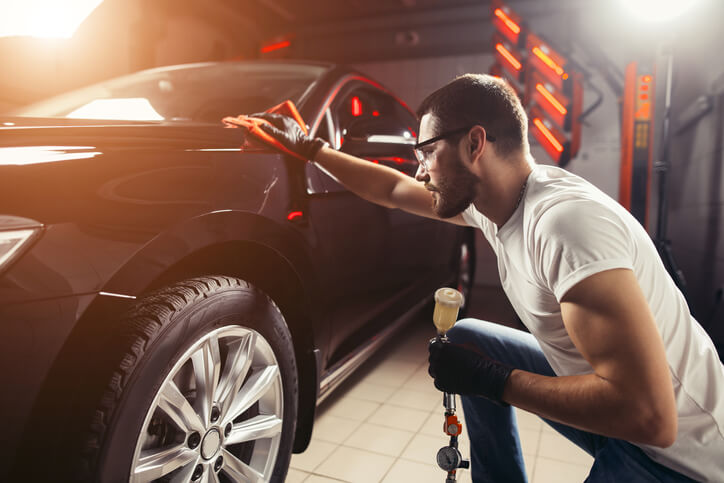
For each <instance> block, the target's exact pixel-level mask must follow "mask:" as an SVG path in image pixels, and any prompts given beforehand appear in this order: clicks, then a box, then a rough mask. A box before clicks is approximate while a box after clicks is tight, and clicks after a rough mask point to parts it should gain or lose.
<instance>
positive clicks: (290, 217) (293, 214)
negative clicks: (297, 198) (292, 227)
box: [287, 211, 304, 221]
mask: <svg viewBox="0 0 724 483" xmlns="http://www.w3.org/2000/svg"><path fill="white" fill-rule="evenodd" d="M300 216H304V213H302V212H301V211H292V212H290V213H289V214H288V215H287V220H289V221H292V220H293V219H294V218H299V217H300Z"/></svg>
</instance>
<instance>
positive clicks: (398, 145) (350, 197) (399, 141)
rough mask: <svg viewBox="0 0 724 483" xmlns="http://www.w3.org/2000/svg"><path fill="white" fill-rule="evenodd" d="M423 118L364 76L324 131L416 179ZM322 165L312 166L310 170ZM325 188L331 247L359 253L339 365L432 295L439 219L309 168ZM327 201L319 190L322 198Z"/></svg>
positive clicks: (338, 337) (339, 314)
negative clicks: (390, 204)
mask: <svg viewBox="0 0 724 483" xmlns="http://www.w3.org/2000/svg"><path fill="white" fill-rule="evenodd" d="M416 124H417V121H416V119H415V118H414V116H413V115H412V114H411V113H410V112H409V110H408V109H406V108H405V107H404V106H403V105H402V104H401V103H400V102H399V101H397V100H396V99H395V98H394V97H393V96H391V95H389V94H387V93H386V92H384V91H382V90H380V89H378V88H376V87H375V86H372V85H370V84H368V83H365V82H361V81H354V82H350V83H349V84H348V85H346V86H345V87H344V88H342V89H340V90H339V94H338V95H337V97H336V98H335V99H334V100H333V102H332V103H331V104H330V107H329V109H328V111H327V112H326V113H325V117H324V119H323V122H322V123H321V126H322V128H321V129H320V132H319V133H317V135H321V137H325V138H326V139H327V140H328V141H329V142H330V144H332V145H333V146H334V147H336V148H338V149H340V150H341V151H344V152H348V153H350V154H353V155H356V156H358V157H362V158H364V159H367V160H368V161H370V162H372V163H379V164H384V165H387V166H389V167H392V168H394V169H397V170H399V171H401V172H403V173H404V174H406V175H407V176H414V174H415V172H416V170H417V166H418V164H417V161H416V160H415V158H414V154H413V152H412V145H414V142H415V137H416V133H415V131H416ZM313 169H314V168H310V171H311V170H313ZM308 179H310V180H311V179H316V180H318V182H319V183H320V185H321V186H322V190H323V191H324V195H323V196H322V198H324V199H325V200H326V206H324V207H321V206H320V207H319V208H318V209H319V210H320V212H321V211H323V212H324V213H325V217H326V220H325V228H324V229H326V230H329V231H328V232H327V233H328V235H329V236H333V235H332V233H334V237H335V238H334V240H335V242H336V243H337V244H338V245H337V246H336V247H335V248H332V249H331V251H333V252H334V251H342V250H346V249H345V248H343V246H346V247H351V248H352V249H353V250H355V252H354V253H355V254H354V258H355V262H354V263H355V267H356V271H355V272H354V273H352V272H349V273H347V277H348V278H347V279H346V280H345V283H344V288H342V286H340V287H338V288H339V289H343V290H344V291H345V294H344V298H343V299H340V300H339V303H338V304H337V307H336V310H335V313H334V317H335V318H336V320H333V321H332V323H331V341H330V351H331V353H332V354H333V355H332V362H334V360H336V359H339V358H342V357H344V355H346V354H347V353H349V352H350V351H351V350H352V349H354V348H355V347H357V346H359V345H360V344H361V343H363V342H364V340H365V339H366V338H369V337H372V336H374V334H376V333H377V332H378V331H379V330H380V329H381V328H383V327H384V326H386V325H387V324H389V323H391V322H392V321H394V320H395V319H396V318H397V317H399V316H400V315H401V313H403V312H404V311H406V310H407V309H409V307H411V306H412V305H414V303H415V302H416V301H417V300H418V299H419V300H422V298H423V297H425V296H427V295H429V293H431V290H432V288H433V287H434V282H432V280H434V279H435V278H436V274H435V273H434V270H431V269H432V268H434V267H435V265H436V261H435V260H434V256H435V255H440V254H438V253H436V250H435V247H436V245H437V243H438V241H439V240H438V238H439V236H438V235H439V229H438V228H439V227H438V224H439V223H438V222H435V221H433V220H427V219H424V218H421V217H418V216H414V215H410V214H408V213H405V212H403V211H401V210H389V209H386V208H382V207H378V206H376V205H373V204H371V203H369V202H367V201H365V200H363V199H361V198H359V197H358V196H356V195H354V194H353V193H351V192H349V191H348V190H347V189H346V188H344V187H343V186H342V185H341V184H340V183H338V182H337V181H336V180H335V179H333V178H332V177H331V176H329V175H328V174H326V173H324V172H323V170H316V172H315V173H311V172H308ZM318 198H319V195H318Z"/></svg>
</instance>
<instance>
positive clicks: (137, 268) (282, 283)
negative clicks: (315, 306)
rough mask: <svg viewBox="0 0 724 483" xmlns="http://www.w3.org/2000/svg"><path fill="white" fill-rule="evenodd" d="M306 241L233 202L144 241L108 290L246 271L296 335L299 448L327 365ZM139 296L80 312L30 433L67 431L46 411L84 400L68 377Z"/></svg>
mask: <svg viewBox="0 0 724 483" xmlns="http://www.w3.org/2000/svg"><path fill="white" fill-rule="evenodd" d="M305 244H306V242H305V240H304V238H303V237H302V236H300V235H299V233H298V232H297V231H296V230H294V229H293V228H292V227H284V226H279V225H278V224H277V223H276V222H274V221H272V220H269V219H266V218H263V217H260V216H258V215H255V214H250V213H246V212H238V211H231V210H226V211H223V212H214V213H209V214H206V215H203V216H200V217H196V218H193V219H191V220H188V221H187V222H185V223H183V224H181V225H179V226H176V227H175V228H174V229H172V230H169V231H167V232H165V233H162V234H160V235H158V236H157V237H155V238H154V239H153V240H152V241H151V242H149V243H147V244H146V245H144V246H143V247H142V248H141V249H140V250H139V251H138V252H137V253H136V254H135V255H134V256H133V257H132V258H131V259H129V260H128V261H127V262H126V263H125V264H124V265H123V266H122V267H120V268H119V270H118V271H116V273H115V274H114V276H113V277H111V279H110V280H109V281H108V282H107V283H106V284H105V285H104V287H103V289H102V292H106V293H111V294H121V295H128V296H131V297H134V296H141V295H143V294H145V293H147V292H149V291H152V290H154V289H156V288H159V287H161V286H164V285H165V284H170V283H173V282H176V281H180V280H183V279H185V278H190V277H194V276H198V275H227V276H234V277H239V278H242V279H244V280H246V281H248V282H249V283H252V284H254V285H255V286H257V287H258V288H259V289H261V290H263V291H264V292H265V293H267V295H269V297H271V298H272V300H274V302H275V303H276V304H277V305H278V306H279V307H280V309H281V311H282V313H283V314H284V317H285V320H286V322H287V324H288V326H289V330H290V332H291V334H292V339H293V341H294V346H295V356H296V358H297V370H298V377H299V409H298V423H297V430H296V435H295V442H294V451H295V452H301V451H303V450H304V449H306V447H307V445H308V443H309V440H310V438H311V431H312V425H313V422H314V412H315V409H316V399H317V393H318V387H319V374H320V373H321V368H319V367H318V364H317V362H318V360H319V358H318V355H317V354H318V351H317V348H318V345H319V344H318V343H317V342H316V341H315V339H314V337H315V333H316V334H317V335H318V336H319V334H320V333H321V334H325V333H326V331H325V330H319V331H315V330H314V327H313V324H312V322H313V320H314V314H312V313H311V312H310V309H309V307H310V306H311V305H312V304H310V300H309V296H310V294H312V293H313V292H314V290H313V288H314V287H315V286H316V285H315V284H316V278H315V273H314V270H312V266H311V263H310V261H309V259H308V257H307V255H306V253H305ZM133 303H134V301H133V300H132V298H122V297H113V296H101V295H99V296H97V297H95V299H94V300H93V302H91V304H90V305H89V306H88V308H87V309H86V310H85V311H84V312H83V314H82V315H80V316H79V318H78V321H77V322H76V324H75V326H74V328H73V330H72V331H71V333H70V335H69V336H68V338H67V339H66V341H65V343H64V345H63V348H62V349H61V351H60V353H59V355H58V357H57V358H56V360H55V363H54V364H53V366H52V367H51V369H50V371H49V372H48V375H47V377H46V379H45V382H44V383H43V386H42V388H41V390H40V393H39V396H38V398H37V399H36V403H35V404H34V407H33V409H32V412H31V418H30V422H29V424H28V427H27V428H26V434H31V433H33V432H37V431H40V430H41V429H42V428H47V427H48V426H50V427H53V426H55V427H56V428H57V429H56V431H57V433H56V434H67V430H68V429H69V428H66V427H64V426H63V425H64V424H65V422H62V421H58V420H57V419H56V420H55V421H49V420H48V418H47V417H46V416H47V415H49V414H58V411H59V410H60V411H62V407H68V408H69V409H68V410H72V409H73V408H74V407H76V406H77V407H79V408H80V406H81V405H82V403H83V401H82V398H83V396H84V395H85V393H84V392H83V391H79V392H78V395H77V396H76V397H68V396H69V393H70V391H69V389H68V387H67V383H66V382H67V381H68V379H69V378H73V377H77V376H76V373H77V371H78V370H79V368H80V369H81V370H84V369H85V366H87V365H88V361H87V360H85V358H84V352H85V348H86V347H87V346H88V345H89V344H93V343H94V342H95V341H97V340H98V338H101V337H108V334H107V332H108V330H107V329H108V325H109V321H111V320H112V319H113V318H114V316H115V315H117V314H119V313H122V312H123V311H125V310H126V309H128V308H129V307H131V306H132V305H133ZM104 332H105V333H104ZM77 379H82V378H80V377H78V378H77ZM78 384H79V385H80V382H79V383H78ZM83 389H85V388H83ZM59 402H60V404H59ZM59 406H60V407H59ZM78 411H80V409H78ZM68 419H70V418H68ZM58 426H60V427H58ZM36 444H37V442H35V441H31V440H24V441H23V442H22V443H21V446H22V447H24V448H34V447H35V446H36ZM17 463H18V466H19V465H21V464H22V462H20V461H18V462H17Z"/></svg>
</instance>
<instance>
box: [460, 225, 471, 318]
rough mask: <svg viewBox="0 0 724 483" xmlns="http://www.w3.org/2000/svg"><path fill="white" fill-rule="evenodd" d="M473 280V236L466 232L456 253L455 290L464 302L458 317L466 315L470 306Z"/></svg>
mask: <svg viewBox="0 0 724 483" xmlns="http://www.w3.org/2000/svg"><path fill="white" fill-rule="evenodd" d="M474 279H475V234H474V232H472V231H468V232H467V233H466V234H465V238H464V240H463V242H462V243H461V244H460V248H459V251H458V268H457V285H456V287H455V288H457V290H458V291H459V292H460V293H462V294H463V297H464V302H463V305H462V306H461V307H460V312H459V317H460V318H462V317H464V316H465V315H466V313H467V310H468V307H469V306H470V303H469V301H470V296H471V294H472V289H473V281H474Z"/></svg>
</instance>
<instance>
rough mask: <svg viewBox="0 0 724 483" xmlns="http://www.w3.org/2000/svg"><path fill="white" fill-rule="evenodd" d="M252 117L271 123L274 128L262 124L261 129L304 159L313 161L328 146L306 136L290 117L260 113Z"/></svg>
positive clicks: (321, 141)
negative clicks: (323, 147)
mask: <svg viewBox="0 0 724 483" xmlns="http://www.w3.org/2000/svg"><path fill="white" fill-rule="evenodd" d="M251 117H258V118H259V119H264V120H265V121H269V122H270V123H271V124H272V126H270V125H268V124H261V125H260V126H259V128H260V129H262V130H263V131H264V132H266V133H267V134H269V135H270V136H271V137H273V138H275V139H276V140H277V141H279V142H280V143H281V144H282V145H283V146H284V147H285V148H287V149H288V150H290V151H292V152H294V153H297V154H299V155H300V156H302V157H303V158H306V159H309V160H313V159H314V157H315V156H316V155H317V152H319V150H320V149H322V146H325V145H326V144H327V142H326V141H324V140H323V139H321V138H313V137H311V136H308V135H306V134H304V131H302V128H301V127H299V124H297V122H296V121H295V120H294V119H292V118H291V117H289V116H284V115H281V114H272V113H269V112H260V113H258V114H252V115H251Z"/></svg>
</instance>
